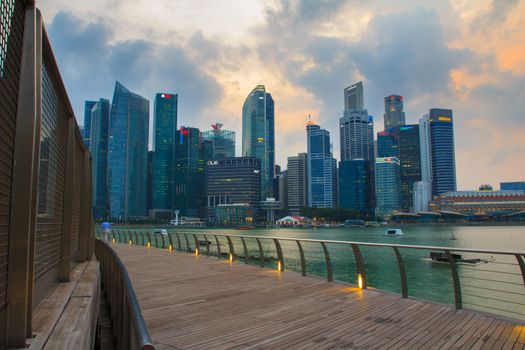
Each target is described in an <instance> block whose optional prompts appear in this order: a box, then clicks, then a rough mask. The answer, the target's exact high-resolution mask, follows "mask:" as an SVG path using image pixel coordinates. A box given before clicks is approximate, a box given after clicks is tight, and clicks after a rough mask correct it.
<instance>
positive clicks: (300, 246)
mask: <svg viewBox="0 0 525 350" xmlns="http://www.w3.org/2000/svg"><path fill="white" fill-rule="evenodd" d="M295 243H297V247H298V248H299V255H300V256H301V274H302V275H303V276H306V259H305V257H304V250H303V246H302V245H301V242H300V241H295Z"/></svg>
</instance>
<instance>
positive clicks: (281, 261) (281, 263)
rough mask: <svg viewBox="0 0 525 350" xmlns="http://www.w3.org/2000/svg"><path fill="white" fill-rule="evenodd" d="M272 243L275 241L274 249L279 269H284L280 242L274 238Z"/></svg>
mask: <svg viewBox="0 0 525 350" xmlns="http://www.w3.org/2000/svg"><path fill="white" fill-rule="evenodd" d="M273 243H275V249H276V250H277V260H278V261H279V264H280V266H279V267H280V269H279V271H284V257H283V250H282V249H281V243H279V240H278V239H276V238H274V239H273Z"/></svg>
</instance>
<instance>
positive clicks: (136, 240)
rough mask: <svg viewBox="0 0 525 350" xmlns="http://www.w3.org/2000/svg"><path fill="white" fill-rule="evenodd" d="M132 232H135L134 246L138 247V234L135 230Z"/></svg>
mask: <svg viewBox="0 0 525 350" xmlns="http://www.w3.org/2000/svg"><path fill="white" fill-rule="evenodd" d="M134 232H135V244H136V245H139V234H138V233H137V230H135V231H134Z"/></svg>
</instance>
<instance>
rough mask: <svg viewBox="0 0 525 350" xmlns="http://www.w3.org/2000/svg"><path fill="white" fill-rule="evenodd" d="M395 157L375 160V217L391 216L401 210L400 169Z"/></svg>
mask: <svg viewBox="0 0 525 350" xmlns="http://www.w3.org/2000/svg"><path fill="white" fill-rule="evenodd" d="M400 164H401V163H400V162H399V160H398V159H397V158H395V157H384V158H377V159H376V166H375V171H376V176H375V182H376V186H375V189H376V215H377V216H379V217H382V218H385V217H389V216H391V215H392V214H393V213H394V212H396V211H398V210H400V209H401V206H402V198H401V168H400Z"/></svg>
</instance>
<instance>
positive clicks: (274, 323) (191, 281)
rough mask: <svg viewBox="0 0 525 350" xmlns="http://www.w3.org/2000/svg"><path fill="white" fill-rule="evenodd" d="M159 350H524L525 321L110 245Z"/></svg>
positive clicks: (205, 259) (213, 260)
mask: <svg viewBox="0 0 525 350" xmlns="http://www.w3.org/2000/svg"><path fill="white" fill-rule="evenodd" d="M112 247H113V248H114V249H115V250H116V251H117V252H118V254H119V255H120V257H121V259H122V260H123V262H124V264H125V266H126V269H127V270H128V273H129V275H130V277H131V281H132V284H133V287H134V289H135V291H136V294H137V297H138V300H139V303H140V307H141V309H142V313H143V316H144V319H145V321H146V324H147V327H148V329H149V331H150V334H151V337H152V340H153V342H154V344H155V345H156V347H157V348H158V349H232V348H234V349H347V348H362V349H365V348H368V349H375V348H385V349H410V348H414V349H447V348H468V349H470V348H477V349H523V348H524V347H525V327H524V325H523V324H522V323H519V322H515V321H511V320H507V319H503V318H497V317H495V316H491V315H487V314H482V313H479V312H474V311H466V310H455V309H454V308H453V307H452V306H447V305H440V304H434V303H430V302H424V301H418V300H412V299H403V298H401V297H400V296H399V295H394V294H389V293H384V292H380V291H377V290H371V289H368V290H360V289H358V288H355V287H354V286H351V285H347V284H342V283H329V282H326V281H325V280H323V279H319V278H315V277H302V276H301V275H300V274H297V273H294V272H278V271H276V270H270V269H266V268H260V267H255V266H251V265H245V264H243V263H242V262H233V263H231V262H229V261H227V260H219V259H217V258H213V257H206V256H195V255H194V254H191V253H181V252H177V251H175V252H174V251H172V252H169V251H168V250H166V249H155V248H150V249H148V248H146V247H143V246H135V245H124V244H112Z"/></svg>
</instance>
